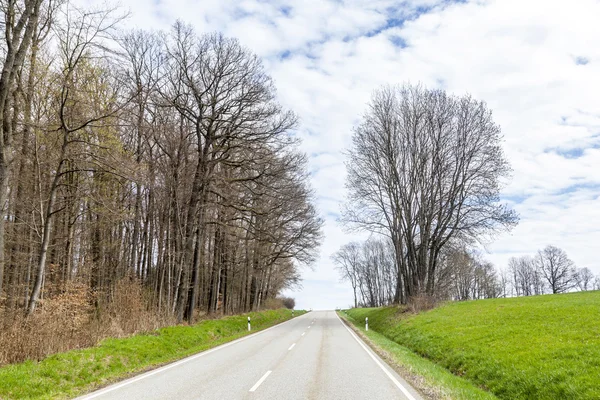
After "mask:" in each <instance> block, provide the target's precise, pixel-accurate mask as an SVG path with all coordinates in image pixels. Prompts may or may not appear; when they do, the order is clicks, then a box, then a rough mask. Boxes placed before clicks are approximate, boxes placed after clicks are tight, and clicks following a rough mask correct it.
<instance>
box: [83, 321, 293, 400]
mask: <svg viewBox="0 0 600 400" xmlns="http://www.w3.org/2000/svg"><path fill="white" fill-rule="evenodd" d="M296 318H299V317H296ZM296 318H292V319H290V320H287V321H285V322H282V323H280V324H277V325H274V326H272V327H270V328H267V329H263V330H262V331H258V332H256V333H252V334H250V335H248V336H244V337H241V338H239V339H236V340H233V341H231V342H227V343H225V344H222V345H220V346H217V347H214V348H212V349H210V350H206V351H203V352H202V353H198V354H195V355H193V356H190V357H187V358H184V359H183V360H179V361H176V362H174V363H172V364H168V365H165V366H164V367H161V368H157V369H155V370H152V371H150V372H146V373H145V374H141V375H139V376H136V377H134V378H131V379H127V380H125V381H123V382H121V383H118V384H115V385H113V386H109V387H107V388H105V389H101V390H98V391H97V392H93V393H90V394H89V395H83V396H82V397H79V399H80V400H91V399H95V398H96V397H99V396H102V395H104V394H106V393H109V392H112V391H114V390H117V389H121V388H122V387H124V386H127V385H129V384H132V383H135V382H137V381H141V380H142V379H145V378H149V377H151V376H153V375H156V374H158V373H160V372H163V371H166V370H168V369H171V368H173V367H176V366H178V365H181V364H184V363H186V362H188V361H192V360H195V359H196V358H200V357H203V356H205V355H207V354H210V353H214V352H215V351H217V350H221V349H224V348H226V347H229V346H233V345H234V344H237V343H239V342H243V341H244V340H246V339H250V338H251V337H254V336H258V335H260V334H262V333H265V332H267V331H270V330H271V329H275V328H278V327H280V326H282V325H284V324H286V323H288V322H292V321H294V320H295V319H296Z"/></svg>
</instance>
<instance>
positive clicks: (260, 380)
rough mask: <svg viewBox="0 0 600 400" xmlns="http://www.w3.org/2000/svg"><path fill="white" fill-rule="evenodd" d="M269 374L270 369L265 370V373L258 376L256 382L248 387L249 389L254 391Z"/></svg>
mask: <svg viewBox="0 0 600 400" xmlns="http://www.w3.org/2000/svg"><path fill="white" fill-rule="evenodd" d="M269 375H271V371H267V372H266V373H265V374H264V375H263V376H262V378H260V379H259V380H258V382H256V383H255V384H254V386H252V389H250V391H251V392H254V391H256V389H258V387H259V386H260V384H261V383H263V382H264V381H265V379H267V377H268V376H269Z"/></svg>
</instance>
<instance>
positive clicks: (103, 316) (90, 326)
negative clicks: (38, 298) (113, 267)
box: [0, 280, 175, 365]
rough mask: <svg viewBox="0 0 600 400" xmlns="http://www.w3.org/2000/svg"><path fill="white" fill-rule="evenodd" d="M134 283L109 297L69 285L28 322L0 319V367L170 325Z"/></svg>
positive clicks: (16, 315)
mask: <svg viewBox="0 0 600 400" xmlns="http://www.w3.org/2000/svg"><path fill="white" fill-rule="evenodd" d="M148 304H150V302H149V301H148V300H147V299H146V298H145V295H144V290H143V288H142V287H141V285H139V284H138V283H137V282H135V281H129V280H124V281H122V282H119V283H118V284H117V285H116V286H115V287H114V288H113V289H112V290H111V292H110V293H108V294H106V293H103V294H98V293H92V292H91V291H89V289H88V286H87V285H85V284H80V283H76V282H71V283H69V284H68V285H67V286H66V287H65V289H64V290H63V291H62V293H60V294H58V295H56V296H53V297H52V298H50V299H46V300H44V301H43V302H42V303H41V304H40V307H39V310H38V311H36V312H35V313H34V314H33V315H32V316H30V317H25V316H24V315H23V314H22V312H21V311H19V312H8V311H5V312H3V313H2V314H0V365H4V364H12V363H17V362H21V361H25V360H41V359H43V358H45V357H47V356H48V355H50V354H54V353H58V352H63V351H67V350H71V349H80V348H85V347H91V346H94V345H96V344H97V343H98V342H99V341H100V340H102V339H104V338H107V337H125V336H130V335H132V334H135V333H139V332H149V331H152V330H155V329H157V328H160V327H163V326H167V325H173V324H174V323H175V321H173V320H172V319H171V318H170V317H168V316H166V315H159V314H157V313H156V312H155V311H154V310H153V309H152V308H151V307H149V306H148Z"/></svg>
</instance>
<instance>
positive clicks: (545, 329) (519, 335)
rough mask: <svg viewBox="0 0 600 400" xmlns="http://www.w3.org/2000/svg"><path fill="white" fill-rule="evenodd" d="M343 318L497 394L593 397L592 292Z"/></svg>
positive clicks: (596, 308) (598, 333)
mask: <svg viewBox="0 0 600 400" xmlns="http://www.w3.org/2000/svg"><path fill="white" fill-rule="evenodd" d="M348 315H350V317H352V318H353V319H355V320H364V318H365V317H368V318H369V328H370V329H373V330H376V331H377V332H379V333H381V334H383V335H385V336H387V337H388V338H389V339H391V340H393V341H395V342H397V343H399V344H402V345H404V346H406V347H408V348H410V349H412V350H413V351H415V352H416V353H418V354H420V355H422V356H424V357H426V358H429V359H431V360H433V361H435V362H436V363H438V364H440V365H442V366H444V367H445V368H447V369H449V370H450V371H452V372H453V373H455V374H457V375H461V376H463V377H464V378H466V379H468V380H470V381H472V382H474V383H475V384H477V385H478V386H480V387H482V388H485V389H487V390H489V391H490V392H492V393H494V394H495V395H496V396H498V397H500V398H502V399H600V291H594V292H579V293H568V294H559V295H544V296H532V297H518V298H509V299H491V300H477V301H466V302H455V303H449V304H446V305H443V306H441V307H439V308H436V309H434V310H431V311H427V312H423V313H421V314H418V315H414V314H409V313H407V312H405V310H404V309H403V308H397V307H385V308H364V309H353V310H349V311H348Z"/></svg>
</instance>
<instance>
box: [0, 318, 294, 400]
mask: <svg viewBox="0 0 600 400" xmlns="http://www.w3.org/2000/svg"><path fill="white" fill-rule="evenodd" d="M302 313H303V312H302V311H296V313H295V315H296V316H298V315H301V314H302ZM248 316H250V318H251V321H252V332H256V331H258V330H261V329H265V328H268V327H270V326H273V325H275V324H277V323H280V322H283V321H286V320H288V319H290V318H291V317H292V316H291V311H290V310H284V309H281V310H273V311H263V312H258V313H250V314H245V315H237V316H232V317H225V318H222V319H217V320H205V321H201V322H199V323H198V324H196V325H192V326H173V327H168V328H162V329H159V330H157V331H155V332H152V333H149V334H144V335H136V336H132V337H129V338H125V339H107V340H104V341H102V342H101V343H100V344H99V345H98V346H96V347H91V348H88V349H83V350H73V351H69V352H66V353H58V354H55V355H52V356H50V357H48V358H46V359H44V360H42V361H40V362H32V361H27V362H24V363H21V364H14V365H8V366H5V367H2V368H0V399H34V398H35V399H49V398H52V399H55V398H67V397H73V396H76V395H79V394H82V393H85V392H88V391H90V390H92V389H94V388H98V387H100V386H103V385H106V384H108V383H111V382H114V381H117V380H119V379H122V378H126V377H128V376H130V375H132V374H134V373H137V372H141V371H144V370H146V369H149V368H151V367H156V366H159V365H161V364H165V363H168V362H171V361H174V360H177V359H180V358H184V357H186V356H189V355H191V354H194V353H198V352H200V351H203V350H206V349H209V348H211V347H215V346H218V345H220V344H223V343H225V342H229V341H231V340H234V339H237V338H239V337H242V336H244V335H247V334H249V333H252V332H248V331H247V329H248V328H247V318H248Z"/></svg>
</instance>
